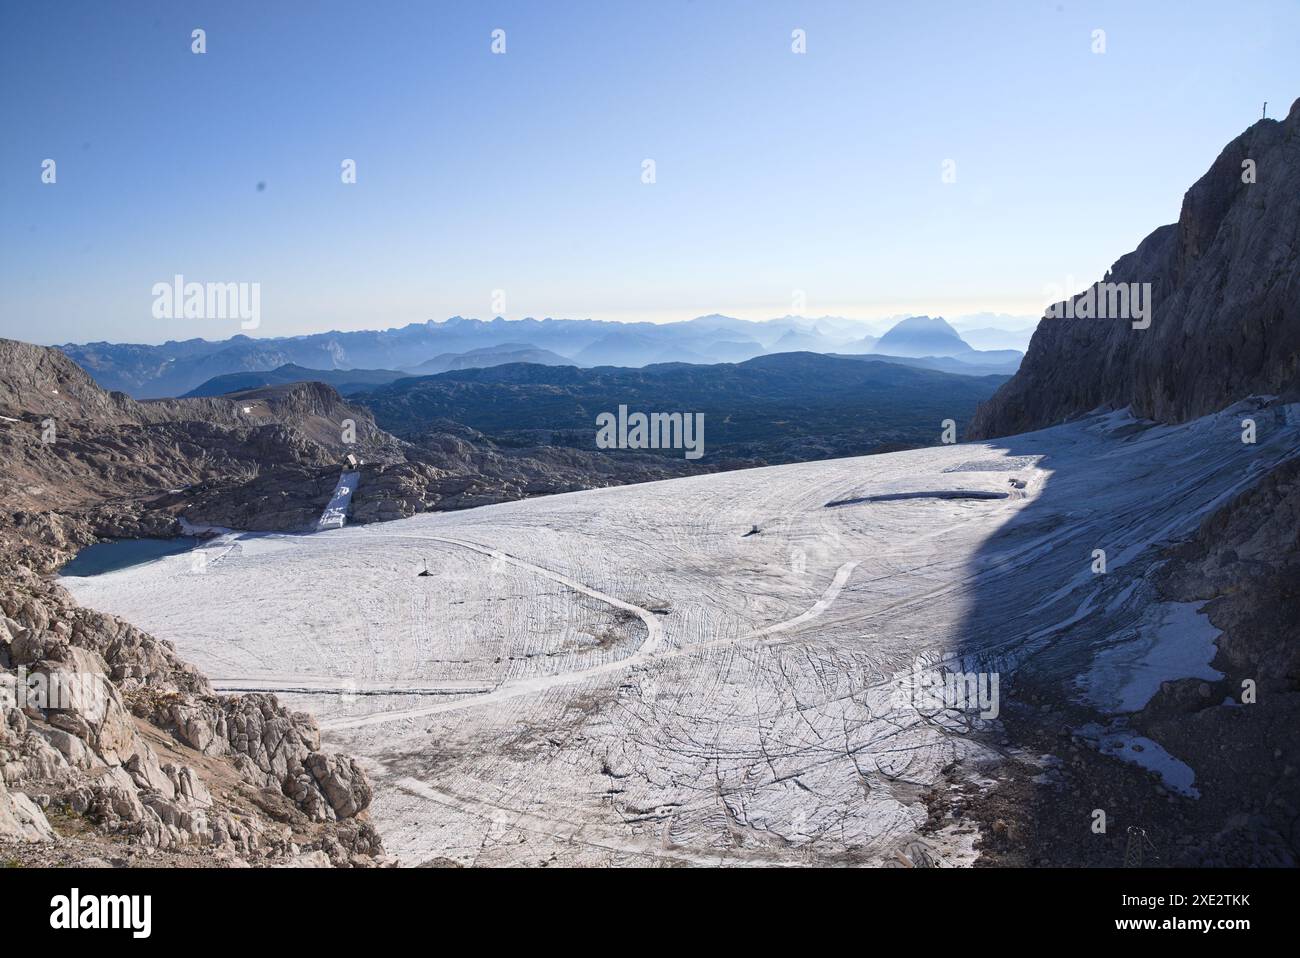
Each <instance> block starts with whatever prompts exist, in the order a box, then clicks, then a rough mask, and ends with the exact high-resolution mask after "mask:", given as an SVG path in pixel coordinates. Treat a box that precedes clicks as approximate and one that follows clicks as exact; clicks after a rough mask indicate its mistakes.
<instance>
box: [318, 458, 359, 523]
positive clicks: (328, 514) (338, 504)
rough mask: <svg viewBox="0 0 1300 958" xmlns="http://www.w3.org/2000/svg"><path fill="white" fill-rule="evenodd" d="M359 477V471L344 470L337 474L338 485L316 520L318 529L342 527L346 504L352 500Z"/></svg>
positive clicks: (346, 515)
mask: <svg viewBox="0 0 1300 958" xmlns="http://www.w3.org/2000/svg"><path fill="white" fill-rule="evenodd" d="M360 479H361V473H359V472H345V473H343V475H341V476H339V481H338V485H336V486H335V487H334V495H332V496H331V497H330V501H329V502H328V503H327V504H326V506H325V511H324V512H322V513H321V514H320V519H319V520H317V522H316V528H317V529H318V530H323V529H342V528H343V526H344V524H345V523H346V522H347V517H348V506H349V505H350V504H351V502H352V493H354V492H356V491H357V483H358V482H359V481H360Z"/></svg>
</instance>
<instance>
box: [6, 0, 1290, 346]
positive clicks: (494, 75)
mask: <svg viewBox="0 0 1300 958" xmlns="http://www.w3.org/2000/svg"><path fill="white" fill-rule="evenodd" d="M196 27H201V28H203V29H205V30H206V32H207V52H206V53H205V54H203V55H196V54H194V53H192V52H191V49H190V47H191V31H192V30H193V29H194V28H196ZM496 28H500V29H504V30H505V31H506V53H505V54H504V55H494V54H493V53H492V52H491V49H490V43H491V32H492V30H493V29H496ZM796 28H799V29H803V30H805V31H806V35H807V53H806V54H803V55H796V54H794V53H792V52H791V31H792V30H794V29H796ZM1095 29H1102V30H1104V31H1105V40H1106V52H1105V53H1103V54H1096V53H1093V52H1092V46H1093V39H1092V31H1093V30H1095ZM1297 36H1300V3H1295V2H1292V0H1272V2H1250V0H1246V2H1236V3H1233V4H1224V3H1210V2H1197V0H1180V2H1155V0H1147V2H1141V3H1134V2H1116V3H1107V2H1087V3H1084V2H1077V0H1076V2H1069V0H1060V2H1055V0H1049V2H1037V0H1021V2H1010V0H1008V2H979V0H970V2H958V0H944V2H928V3H927V2H916V3H911V2H909V3H883V2H880V3H877V2H864V0H858V2H835V0H817V2H806V3H805V2H795V0H786V2H761V0H760V2H753V0H715V2H704V0H695V2H685V0H657V2H654V3H639V2H638V3H633V2H624V0H605V2H562V0H548V2H544V3H543V2H520V3H491V2H475V3H470V2H464V3H457V4H451V3H431V2H424V3H385V2H366V3H333V2H316V3H287V2H286V3H267V2H263V3H245V2H230V0H225V2H221V3H205V4H198V3H193V4H191V3H181V2H175V0H166V2H157V3H135V2H121V3H112V4H106V3H102V2H93V3H57V4H39V5H38V4H22V5H19V4H5V5H3V6H2V7H0V89H2V90H3V91H4V92H3V94H0V96H2V97H3V99H2V100H0V335H4V336H10V337H15V338H20V339H26V340H31V341H36V342H45V343H57V342H65V341H86V340H98V339H109V340H130V341H139V342H160V341H162V340H165V339H170V338H185V337H188V336H196V335H197V336H204V337H205V338H209V339H219V338H224V337H226V336H229V335H232V334H234V333H237V332H239V331H240V330H239V329H238V328H237V323H232V322H231V321H222V320H189V321H186V320H181V319H176V320H159V319H155V318H154V317H153V315H152V312H151V306H152V302H153V297H152V293H151V288H152V286H153V284H154V283H157V282H160V281H170V280H171V277H172V276H173V275H175V274H177V273H180V274H182V275H184V276H185V277H186V279H187V280H192V281H199V282H208V281H211V282H257V283H260V284H261V302H262V324H261V327H260V328H259V329H258V330H256V332H255V335H261V336H277V335H292V334H297V333H305V332H313V331H318V330H322V329H331V328H335V329H362V328H380V327H387V326H394V325H402V324H405V323H407V322H413V321H423V320H425V319H431V318H432V319H442V318H445V317H447V316H450V315H454V314H461V315H467V316H479V317H487V316H490V315H491V312H492V305H491V304H492V294H493V291H494V290H498V289H499V290H504V292H505V310H504V312H505V315H507V316H509V317H521V316H525V315H534V316H568V317H586V316H591V317H596V318H605V319H617V320H637V319H647V320H654V321H667V320H672V319H685V318H689V317H691V316H695V315H699V314H702V313H708V312H714V311H718V312H725V313H729V314H732V315H739V316H743V317H746V318H754V319H758V318H766V317H771V316H777V315H783V314H786V313H789V312H791V311H792V309H791V304H792V296H793V291H795V290H802V291H804V296H805V298H806V303H807V305H806V307H805V309H804V310H803V312H804V313H805V314H807V315H821V314H825V313H831V314H838V315H848V316H860V317H864V318H871V317H877V316H884V315H890V314H894V313H901V312H925V313H929V314H931V315H936V314H942V315H948V316H954V315H958V314H961V313H967V312H976V311H981V310H993V311H1006V312H1014V313H1036V312H1037V311H1038V310H1039V309H1040V307H1041V305H1042V304H1043V303H1044V302H1045V300H1046V298H1047V293H1046V288H1047V287H1048V286H1049V285H1058V286H1059V285H1062V284H1065V283H1066V282H1067V279H1069V278H1075V279H1077V280H1078V281H1079V285H1080V286H1082V285H1085V284H1086V283H1087V282H1089V281H1091V280H1092V279H1094V278H1096V277H1097V276H1099V275H1100V274H1101V273H1102V272H1103V271H1104V270H1105V268H1106V267H1107V266H1109V265H1110V263H1111V262H1112V261H1113V260H1115V259H1116V258H1118V257H1119V256H1120V255H1121V254H1123V253H1124V252H1126V251H1128V250H1129V249H1131V248H1132V247H1133V246H1134V245H1135V244H1136V243H1137V242H1138V241H1139V240H1140V239H1141V238H1142V237H1143V236H1145V235H1146V234H1147V233H1148V232H1150V230H1152V229H1154V228H1155V227H1156V226H1159V225H1160V224H1162V223H1167V222H1172V221H1173V220H1174V219H1176V217H1177V215H1178V209H1179V205H1180V202H1181V198H1182V194H1183V192H1184V190H1185V189H1186V188H1187V187H1188V186H1189V185H1190V184H1191V183H1192V182H1193V181H1194V180H1195V179H1196V178H1197V177H1198V176H1200V175H1201V174H1202V173H1203V172H1204V171H1205V170H1206V168H1208V166H1209V164H1210V163H1211V161H1212V160H1213V159H1214V157H1215V156H1216V155H1217V153H1218V152H1219V150H1220V149H1221V148H1222V147H1223V145H1224V144H1226V143H1227V142H1228V140H1230V139H1231V138H1232V137H1234V136H1235V135H1237V134H1238V133H1240V132H1241V131H1242V130H1243V129H1244V128H1245V127H1247V126H1248V125H1249V124H1250V123H1252V122H1253V121H1254V120H1255V119H1257V118H1258V117H1259V115H1260V109H1261V106H1262V104H1263V101H1265V100H1267V101H1268V102H1269V115H1270V116H1274V117H1277V116H1280V115H1284V114H1285V111H1286V109H1287V108H1288V107H1289V105H1290V103H1291V102H1292V101H1293V100H1294V99H1295V98H1296V97H1297V96H1300V69H1298V64H1300V57H1297V55H1296V50H1297V46H1296V37H1297ZM46 158H52V159H54V160H55V161H56V163H57V182H56V183H55V184H53V185H47V184H43V183H42V182H41V163H42V161H43V160H44V159H46ZM344 159H353V160H355V161H356V163H357V183H355V184H344V183H342V182H341V180H340V164H341V163H342V161H343V160H344ZM645 159H653V160H654V161H655V164H656V182H655V183H654V184H652V185H648V184H645V183H643V182H642V175H641V173H642V161H643V160H645ZM948 159H951V160H954V161H955V163H956V181H955V182H953V183H947V184H946V183H944V182H942V179H941V172H942V164H943V162H944V161H945V160H948ZM259 183H261V184H264V188H263V189H261V190H259V189H258V184H259Z"/></svg>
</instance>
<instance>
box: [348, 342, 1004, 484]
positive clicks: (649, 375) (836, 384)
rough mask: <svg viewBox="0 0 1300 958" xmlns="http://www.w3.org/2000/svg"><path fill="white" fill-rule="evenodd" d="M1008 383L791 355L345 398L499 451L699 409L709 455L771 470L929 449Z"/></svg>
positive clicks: (383, 422) (522, 370) (433, 382)
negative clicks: (472, 436)
mask: <svg viewBox="0 0 1300 958" xmlns="http://www.w3.org/2000/svg"><path fill="white" fill-rule="evenodd" d="M1006 378H1007V377H1006V376H971V375H953V374H951V373H945V372H939V371H936V370H930V369H922V368H917V367H914V366H909V365H904V364H902V363H899V362H886V361H881V360H873V359H870V358H866V357H858V356H824V355H820V354H817V353H810V352H795V353H778V354H774V355H769V356H760V357H757V358H755V359H751V360H748V361H746V362H743V363H738V364H731V363H724V364H718V365H712V366H700V365H695V364H690V363H666V364H655V365H650V366H646V367H643V368H641V369H628V368H623V367H612V366H601V367H596V368H594V369H580V368H578V367H575V366H540V365H532V364H526V363H518V364H514V363H512V364H508V365H500V366H493V367H491V368H486V369H465V370H460V371H456V372H448V373H443V374H441V375H438V376H423V377H411V378H405V379H398V380H395V381H394V382H392V383H389V384H388V385H386V386H380V387H378V388H376V389H374V390H372V391H370V392H362V393H355V394H353V395H352V396H351V397H350V399H351V401H352V402H354V403H358V404H360V405H362V406H365V407H367V408H368V409H369V410H370V411H371V412H372V413H373V415H374V416H375V420H376V422H377V423H378V424H379V425H380V426H381V428H383V429H385V430H387V431H389V432H391V433H393V434H395V435H398V436H402V437H408V438H409V437H415V436H418V435H419V434H421V433H422V432H424V431H426V430H427V429H428V427H429V424H430V423H433V422H441V421H447V420H450V421H454V422H457V423H462V424H464V425H466V426H468V427H470V428H471V429H474V430H476V431H478V432H481V433H484V434H486V435H487V436H489V437H490V438H491V439H492V441H494V442H496V443H499V444H502V445H516V444H517V445H527V446H547V445H556V446H571V447H573V448H577V449H593V448H594V447H595V421H596V416H597V415H598V414H599V413H601V412H611V413H613V412H615V411H616V410H617V409H618V407H619V406H620V405H626V406H627V407H628V408H629V409H630V410H632V411H637V410H640V411H642V412H650V411H659V412H684V413H686V412H689V413H703V414H704V420H705V433H706V437H705V444H706V448H707V449H708V450H709V452H708V455H710V456H715V455H717V456H722V457H725V458H743V459H749V460H761V461H763V462H768V463H775V462H793V461H803V460H807V459H819V458H829V457H835V456H847V455H861V454H864V453H869V452H879V451H885V450H887V449H891V448H902V447H905V446H914V445H922V444H928V443H932V442H935V441H936V438H937V436H938V435H939V432H940V430H941V426H940V423H941V422H942V421H943V420H944V419H948V418H952V419H954V420H956V421H957V423H958V425H959V426H960V425H962V424H964V423H965V421H966V420H967V419H968V418H969V417H970V415H971V414H972V413H973V412H974V410H975V408H976V406H977V405H978V404H979V403H980V402H981V401H983V400H985V399H987V398H988V397H989V396H991V395H992V394H993V392H994V390H995V389H997V387H998V386H999V385H1001V384H1002V383H1003V382H1005V381H1006ZM678 455H680V454H678Z"/></svg>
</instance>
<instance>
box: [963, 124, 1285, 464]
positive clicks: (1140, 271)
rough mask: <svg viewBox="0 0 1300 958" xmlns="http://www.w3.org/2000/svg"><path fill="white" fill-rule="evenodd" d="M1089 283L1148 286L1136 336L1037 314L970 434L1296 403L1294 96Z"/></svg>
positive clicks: (1102, 321)
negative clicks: (1168, 217) (1095, 412)
mask: <svg viewBox="0 0 1300 958" xmlns="http://www.w3.org/2000/svg"><path fill="white" fill-rule="evenodd" d="M1248 161H1249V162H1248ZM1252 172H1253V176H1251V175H1250V174H1251V173H1252ZM1251 179H1253V180H1254V182H1249V180H1251ZM1101 282H1103V283H1122V284H1129V283H1133V284H1146V283H1149V284H1150V287H1149V288H1150V294H1151V303H1152V306H1153V309H1152V313H1151V315H1150V325H1149V327H1147V328H1145V329H1142V328H1134V325H1133V320H1132V319H1131V318H1130V317H1128V316H1117V317H1113V318H1051V316H1050V311H1049V316H1048V318H1045V319H1044V320H1043V322H1041V323H1040V324H1039V326H1038V330H1037V331H1036V332H1035V333H1034V338H1033V340H1032V341H1031V342H1030V345H1029V352H1028V353H1027V355H1026V356H1025V359H1024V362H1023V363H1022V364H1021V366H1020V371H1019V372H1018V373H1017V374H1016V375H1015V377H1013V378H1012V379H1011V381H1010V382H1008V383H1006V384H1005V385H1004V386H1003V387H1002V388H1001V389H999V390H998V392H997V393H996V394H995V395H994V396H993V398H992V399H990V400H989V401H988V402H987V403H985V404H984V405H983V406H982V407H981V408H980V410H979V412H978V413H977V414H976V416H975V419H974V421H973V423H972V425H971V428H970V430H969V431H968V434H967V436H968V438H972V439H986V438H990V437H994V436H1004V435H1010V434H1013V433H1017V432H1026V431H1029V430H1032V429H1038V428H1041V427H1044V426H1050V425H1053V424H1055V423H1058V422H1062V421H1064V420H1066V419H1069V418H1071V417H1073V416H1076V415H1079V414H1080V413H1084V412H1087V411H1089V410H1091V409H1095V408H1097V407H1098V406H1115V407H1119V406H1132V407H1133V411H1134V413H1135V414H1136V415H1139V416H1144V417H1149V418H1153V419H1157V420H1160V421H1164V422H1178V421H1184V420H1187V419H1191V418H1194V417H1196V416H1201V415H1204V414H1206V413H1210V412H1214V411H1216V410H1219V409H1222V408H1224V407H1225V406H1227V405H1229V404H1231V403H1232V402H1234V401H1236V400H1238V399H1242V398H1244V397H1246V396H1249V395H1252V394H1264V395H1283V396H1294V395H1295V394H1296V392H1297V390H1300V100H1297V101H1296V103H1295V104H1294V105H1293V106H1292V107H1291V112H1290V114H1289V115H1288V116H1287V118H1286V119H1285V120H1282V121H1277V120H1260V121H1259V122H1257V123H1255V124H1254V125H1253V126H1251V127H1250V128H1249V129H1247V130H1246V131H1245V132H1244V133H1242V134H1241V136H1239V137H1237V138H1236V139H1235V140H1233V141H1232V142H1231V143H1229V144H1228V146H1227V147H1226V148H1224V150H1223V152H1222V153H1221V154H1220V155H1219V157H1218V159H1216V160H1215V161H1214V164H1213V165H1212V166H1211V167H1210V169H1209V171H1208V172H1207V173H1206V174H1205V175H1204V176H1202V177H1201V179H1199V180H1198V181H1197V182H1196V184H1195V185H1194V186H1193V187H1192V188H1191V189H1190V190H1188V191H1187V194H1186V196H1185V197H1184V199H1183V207H1182V212H1181V213H1180V215H1179V217H1178V222H1177V223H1175V224H1173V225H1170V226H1162V227H1161V228H1159V229H1157V230H1156V231H1155V232H1153V233H1152V234H1151V235H1150V236H1148V237H1147V238H1146V239H1145V240H1143V241H1142V243H1141V244H1140V245H1139V246H1138V248H1137V249H1136V250H1134V251H1133V252H1131V253H1129V254H1128V255H1126V256H1124V257H1121V258H1120V259H1119V260H1118V261H1117V262H1116V263H1115V264H1114V266H1112V267H1111V269H1110V271H1109V273H1108V274H1107V275H1106V277H1105V278H1104V280H1102V281H1101ZM1097 288H1098V287H1096V286H1094V291H1095V290H1096V289H1097ZM1080 302H1081V297H1075V298H1074V299H1073V300H1072V303H1076V304H1077V303H1080Z"/></svg>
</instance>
